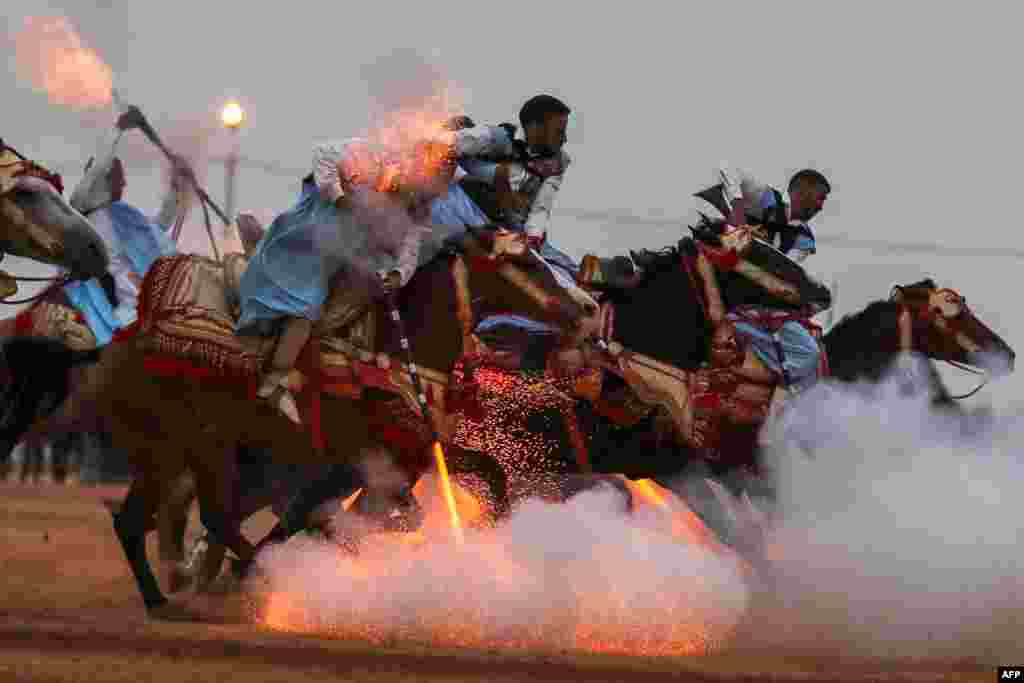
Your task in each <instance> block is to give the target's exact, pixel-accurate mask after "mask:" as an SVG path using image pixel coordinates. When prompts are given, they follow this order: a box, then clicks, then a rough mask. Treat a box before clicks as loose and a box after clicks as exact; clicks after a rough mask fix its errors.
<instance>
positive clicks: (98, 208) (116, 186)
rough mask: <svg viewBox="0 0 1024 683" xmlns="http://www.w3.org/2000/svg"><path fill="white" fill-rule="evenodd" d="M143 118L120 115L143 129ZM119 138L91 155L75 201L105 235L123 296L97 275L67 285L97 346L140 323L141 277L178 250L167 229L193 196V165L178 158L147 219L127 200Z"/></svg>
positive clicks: (121, 124)
mask: <svg viewBox="0 0 1024 683" xmlns="http://www.w3.org/2000/svg"><path fill="white" fill-rule="evenodd" d="M144 121H145V118H144V117H143V115H142V112H140V111H139V110H138V109H137V108H134V107H132V108H130V109H129V110H128V111H126V112H124V113H123V114H122V115H121V116H120V117H119V118H118V120H117V129H118V130H119V131H127V130H131V129H132V128H138V127H140V126H141V125H142V124H143V122H144ZM119 139H120V135H119V134H118V137H117V138H116V139H115V140H114V141H113V142H112V143H111V141H109V140H105V141H104V143H103V144H102V147H101V152H100V154H99V156H97V157H92V158H91V159H89V161H88V163H87V164H86V167H85V175H84V177H83V178H82V180H81V181H80V182H79V183H78V186H77V187H75V189H74V191H73V192H72V194H71V201H70V203H71V206H73V207H74V208H75V209H77V210H78V211H80V212H81V213H82V214H83V215H85V216H86V217H88V218H89V220H90V221H91V222H92V224H93V226H95V228H96V230H97V232H99V233H100V235H102V236H103V240H104V242H105V243H106V247H107V251H108V252H109V254H110V271H109V272H110V274H111V275H112V276H113V277H114V283H115V291H116V292H117V297H118V305H117V307H116V308H114V307H113V306H112V305H111V302H110V300H109V299H108V297H107V296H106V294H104V292H103V288H102V287H101V286H100V283H99V282H98V281H97V280H95V279H92V280H89V281H87V282H72V283H70V284H68V285H65V287H64V292H65V294H66V295H67V298H68V300H69V301H70V302H71V304H72V306H74V307H75V308H76V309H77V310H78V311H79V312H80V313H81V314H82V316H83V317H84V318H85V321H86V323H87V324H88V326H89V328H90V329H91V330H92V333H93V335H94V336H95V338H96V344H97V346H103V345H105V344H107V343H109V342H110V340H111V338H112V337H113V335H114V333H115V332H117V331H118V330H119V329H121V328H122V327H126V326H128V325H130V324H131V323H133V322H135V318H136V305H137V302H138V296H139V287H140V286H141V284H142V278H143V277H144V276H145V274H146V271H147V270H149V267H150V266H151V265H152V264H153V262H154V261H155V260H156V259H157V258H159V257H160V256H167V255H170V254H174V253H175V252H176V251H177V248H176V246H175V244H174V242H173V241H172V240H171V238H170V237H169V236H168V234H167V230H168V228H169V227H170V226H171V225H173V224H174V223H175V222H176V221H180V220H184V217H185V216H186V215H187V214H188V210H189V208H190V199H191V193H190V192H189V185H188V180H189V178H190V177H191V170H190V169H189V167H188V165H187V163H185V161H184V160H182V159H180V158H179V159H175V161H174V162H173V163H172V169H171V170H172V173H171V180H170V189H169V191H168V192H167V194H166V195H165V197H164V200H163V203H162V205H161V208H160V212H159V213H158V214H157V215H156V216H155V217H153V218H148V217H147V216H145V215H144V214H143V213H142V212H141V211H139V210H138V209H137V208H135V207H134V206H132V205H131V204H128V203H127V202H125V201H123V200H122V198H123V196H124V189H125V185H126V183H125V173H124V164H123V163H122V161H121V159H120V158H119V157H117V156H116V155H115V152H116V147H117V140H119Z"/></svg>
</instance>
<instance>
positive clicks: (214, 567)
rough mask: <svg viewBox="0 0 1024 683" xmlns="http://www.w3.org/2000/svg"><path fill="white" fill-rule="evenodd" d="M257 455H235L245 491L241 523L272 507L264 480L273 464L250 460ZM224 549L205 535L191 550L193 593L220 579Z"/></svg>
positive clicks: (248, 450) (243, 451)
mask: <svg viewBox="0 0 1024 683" xmlns="http://www.w3.org/2000/svg"><path fill="white" fill-rule="evenodd" d="M254 454H256V452H255V451H254V450H253V449H251V448H248V447H242V448H240V449H239V451H238V466H239V480H240V482H241V489H242V490H243V491H244V493H243V495H242V499H241V501H240V502H239V505H238V511H239V512H238V516H239V519H240V520H246V519H248V518H249V517H251V516H252V515H254V514H256V513H257V512H259V511H260V510H262V509H263V508H264V507H266V506H268V505H270V504H271V503H273V498H274V494H275V493H277V491H276V490H274V488H273V487H270V486H267V480H268V479H271V478H273V477H274V474H275V473H274V472H273V471H272V470H271V467H272V463H271V462H270V461H269V460H268V459H265V458H264V459H260V458H254V457H252V456H253V455H254ZM226 555H227V548H226V547H225V546H224V545H223V544H222V543H220V542H218V541H217V539H215V538H214V537H213V535H212V534H210V533H209V532H207V533H205V534H204V535H203V536H202V537H201V538H200V539H198V540H197V541H196V544H195V546H193V551H192V557H191V558H190V564H191V566H192V570H193V571H194V572H195V573H196V575H197V583H196V590H197V591H199V592H204V591H208V590H209V589H210V588H211V587H212V586H213V582H214V581H216V580H217V577H219V576H220V572H221V569H222V568H223V566H224V557H225V556H226Z"/></svg>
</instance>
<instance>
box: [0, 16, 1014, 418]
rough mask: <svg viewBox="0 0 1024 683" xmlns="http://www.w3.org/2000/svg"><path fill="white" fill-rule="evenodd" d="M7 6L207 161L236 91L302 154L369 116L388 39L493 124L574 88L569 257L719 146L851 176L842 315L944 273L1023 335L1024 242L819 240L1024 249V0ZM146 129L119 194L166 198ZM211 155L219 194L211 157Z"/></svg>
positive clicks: (257, 151) (86, 133)
mask: <svg viewBox="0 0 1024 683" xmlns="http://www.w3.org/2000/svg"><path fill="white" fill-rule="evenodd" d="M0 12H2V14H0V16H2V17H3V20H4V26H3V27H2V29H0V30H2V31H3V33H6V34H7V35H8V36H10V35H12V34H13V33H14V32H16V31H17V30H19V29H20V28H21V26H22V24H23V21H24V19H25V17H26V16H29V15H43V14H58V15H66V16H68V17H69V18H70V19H71V20H72V21H73V22H74V25H75V26H76V27H77V29H78V30H79V32H80V33H81V35H82V37H83V39H84V40H85V41H86V42H87V43H88V44H90V45H91V46H92V47H94V48H95V49H96V50H98V51H99V52H100V54H101V55H102V57H103V59H104V60H105V61H106V62H107V63H108V64H110V66H111V67H112V68H113V70H114V72H115V74H116V76H115V77H116V82H117V84H118V86H119V87H120V89H121V90H122V93H123V94H124V97H125V99H126V100H128V101H130V102H132V103H135V104H138V105H139V106H140V107H142V109H143V111H145V112H146V114H147V115H148V116H149V117H150V119H151V120H152V121H153V122H154V124H155V125H156V127H157V129H158V130H160V131H161V133H162V134H163V135H164V136H165V137H166V138H167V141H168V142H169V143H170V144H171V145H172V146H176V145H177V146H178V147H181V148H184V147H189V148H190V151H193V152H194V150H195V149H197V145H196V144H195V143H192V144H191V145H189V144H187V141H188V140H189V138H190V136H194V134H195V131H197V130H200V129H203V128H205V134H206V135H207V137H206V144H205V147H204V150H205V154H206V155H207V156H213V157H216V156H218V155H220V154H223V153H224V151H225V150H226V149H227V137H226V135H225V134H224V131H221V130H218V129H217V125H218V122H217V119H216V115H217V112H218V110H219V107H220V105H221V104H222V103H223V101H224V100H225V98H226V97H229V96H235V97H238V98H239V99H240V100H241V101H242V103H243V105H244V106H245V108H246V111H247V113H248V116H249V119H248V122H247V126H246V128H245V129H244V130H243V132H242V137H241V144H242V150H243V154H245V155H247V156H250V157H253V158H257V159H262V160H267V161H273V162H275V163H279V164H281V165H282V166H285V167H289V168H300V169H301V168H306V167H307V166H308V164H309V157H310V146H311V144H312V142H313V141H315V140H317V139H321V138H324V137H337V136H349V135H352V134H355V133H357V132H359V130H360V129H361V128H362V127H364V126H365V125H366V124H367V123H368V111H369V110H370V98H371V96H373V95H374V94H377V95H379V91H380V89H381V88H386V87H388V86H387V85H386V83H389V82H390V83H393V82H394V80H393V77H397V76H400V75H401V74H399V73H397V72H396V69H397V68H398V67H396V66H395V62H394V60H392V61H391V62H388V61H387V59H386V58H387V57H388V55H389V54H391V53H392V52H393V51H394V50H395V49H396V48H405V49H411V50H414V51H416V52H418V53H419V54H420V55H422V56H423V58H424V59H427V60H431V61H432V62H433V63H434V64H435V65H437V66H438V67H440V68H441V69H442V70H443V72H444V74H445V75H446V76H447V77H448V78H449V79H450V81H451V82H453V83H454V84H455V85H456V86H457V87H458V89H459V90H460V91H461V92H462V93H463V94H464V96H465V105H466V111H467V113H469V114H470V115H471V116H473V118H475V119H476V120H477V121H481V122H493V123H497V122H500V121H505V120H514V117H515V115H516V112H517V111H518V108H519V105H520V104H521V102H522V101H523V100H524V99H525V98H526V97H528V96H530V95H533V94H536V93H538V92H551V93H553V94H557V95H559V96H561V97H563V98H564V99H565V100H566V101H567V102H568V103H569V104H570V106H572V107H573V108H574V110H575V111H576V112H577V113H578V114H579V120H578V122H577V129H576V130H575V131H571V132H570V141H569V147H568V150H569V151H570V153H571V154H572V155H573V157H574V160H575V163H574V165H573V167H572V168H571V171H570V174H569V175H568V176H567V179H566V182H565V184H564V185H563V189H562V193H561V196H560V197H559V199H558V205H557V207H556V217H555V222H554V225H553V229H552V235H551V237H552V240H553V241H554V242H555V243H556V244H559V245H560V246H562V247H563V248H564V249H565V250H566V251H568V252H570V253H572V254H574V255H577V256H579V255H582V254H583V253H585V252H587V251H594V252H597V253H601V254H607V253H613V252H621V251H622V250H624V249H627V248H637V247H659V246H663V245H665V244H668V243H671V242H674V241H675V240H676V239H678V236H679V234H680V231H679V229H677V228H676V227H675V225H674V224H672V223H667V224H661V225H650V224H631V223H628V222H626V221H610V220H609V221H595V220H583V219H580V218H577V217H573V216H571V215H568V214H566V213H564V212H563V213H562V214H558V211H557V208H558V207H562V208H563V209H565V210H569V209H579V210H594V211H602V210H611V211H617V212H625V213H632V214H637V215H639V216H648V217H658V218H670V219H671V218H675V217H679V218H680V219H682V218H684V217H686V216H688V215H689V214H690V212H691V210H692V208H693V206H694V203H693V200H692V199H691V197H690V195H691V194H692V192H693V191H695V190H697V189H700V188H701V187H703V186H705V185H707V184H710V183H711V182H712V181H713V180H714V177H713V174H712V172H713V170H714V169H715V168H716V166H717V165H718V164H719V163H721V162H729V163H732V164H735V165H739V166H743V167H745V168H747V169H748V170H750V171H752V172H754V173H756V174H757V175H759V176H760V177H762V178H764V179H765V180H766V181H768V182H775V183H784V182H785V179H786V178H787V177H788V175H789V174H790V173H791V172H793V171H795V170H797V169H799V168H801V167H804V166H813V167H816V168H819V169H821V170H823V171H824V172H826V174H827V175H828V176H829V177H830V179H831V180H832V181H833V185H834V190H835V191H834V193H833V196H832V198H831V199H830V201H829V204H828V206H827V207H826V209H825V211H824V212H823V214H822V215H821V216H820V217H819V218H818V219H817V221H816V230H817V233H818V235H819V237H820V238H821V242H822V243H821V245H820V250H819V254H818V255H817V256H815V257H814V260H813V261H812V262H811V265H812V268H813V270H815V271H816V272H818V273H819V274H820V275H822V276H823V277H825V278H827V279H831V278H832V277H833V276H838V277H839V278H840V283H841V286H840V293H839V308H840V312H841V313H846V312H850V311H851V310H854V309H858V308H860V307H862V306H863V305H864V304H865V303H866V302H867V301H868V300H869V299H871V298H875V297H879V296H884V295H885V294H886V293H887V292H888V288H889V286H890V285H891V284H892V283H893V282H894V281H903V282H906V281H910V280H912V279H916V278H918V277H920V276H922V275H926V274H927V275H931V276H933V277H935V278H936V279H937V280H939V281H940V282H941V283H942V284H943V285H945V286H951V287H954V288H956V289H958V290H960V291H961V292H962V293H964V294H965V295H967V297H968V299H969V301H970V303H971V305H972V306H974V307H975V309H976V310H978V311H979V313H980V314H981V315H982V317H983V319H985V320H986V321H989V322H991V323H992V324H993V325H994V326H995V327H996V329H997V330H998V331H999V332H1001V333H1002V334H1003V336H1004V337H1005V338H1006V339H1007V340H1008V341H1009V342H1010V343H1011V344H1015V342H1017V341H1019V340H1020V339H1022V338H1024V315H1022V314H1021V313H1020V312H1019V309H1020V307H1019V304H1018V300H1017V297H1016V296H1015V295H1016V291H1015V290H1016V285H1014V284H1012V283H1013V278H1014V276H1015V275H1016V273H1017V272H1018V270H1019V267H1020V265H1021V260H1019V259H1018V258H1017V257H1016V256H1014V255H1013V254H1010V253H1009V252H1007V254H1006V255H1004V256H987V257H965V256H960V255H940V254H935V253H926V252H920V253H910V252H891V251H888V250H885V249H873V250H872V249H867V248H850V247H844V246H839V245H836V244H830V243H829V241H828V240H829V238H830V237H845V238H855V239H872V240H897V241H905V242H923V243H931V244H937V245H945V246H989V247H996V248H1002V249H1006V250H1012V249H1024V245H1022V244H1021V241H1020V240H1019V239H1018V228H1017V226H1018V223H1019V218H1018V217H1017V216H1016V215H1015V212H1014V211H1010V210H1007V209H1004V208H1002V207H1003V206H1011V207H1012V205H1013V204H1014V203H1015V201H1014V200H1015V198H1016V193H1017V190H1018V186H1019V183H1020V179H1019V178H1020V176H1019V173H1018V162H1017V160H1018V159H1019V158H1020V152H1021V142H1020V136H1019V134H1018V120H1019V119H1020V103H1021V98H1020V95H1019V94H1018V92H1017V81H1018V79H1017V70H1018V69H1019V65H1020V63H1021V48H1020V46H1019V45H1020V41H1019V38H1018V36H1017V32H1018V31H1019V26H1020V25H1021V19H1022V18H1024V10H1022V9H1021V6H1020V4H1019V3H1015V2H1009V1H1005V0H1001V1H998V0H997V1H992V2H988V1H983V2H972V3H962V2H956V3H954V2H924V1H923V0H913V1H911V0H903V1H900V2H897V1H884V0H883V1H875V0H870V1H861V2H842V3H841V2H830V1H824V2H823V1H817V2H811V1H802V0H776V1H775V2H770V3H766V2H756V1H737V2H733V3H696V2H693V3H668V2H663V1H660V0H650V1H648V0H639V1H636V2H631V3H594V2H577V1H575V0H561V1H560V2H557V3H553V2H533V1H521V0H517V1H515V2H509V3H508V4H500V3H480V2H462V1H461V0H453V1H450V2H446V3H442V4H438V3H423V2H389V3H350V2H347V3H339V2H306V3H269V2H268V3H254V2H234V1H228V0H222V1H221V2H195V1H193V0H179V1H178V2H175V3H165V2H152V1H151V0H135V1H133V2H125V1H123V0H107V1H105V2H104V1H101V0H93V1H86V0H76V1H75V2H71V1H68V2H63V3H62V2H44V1H41V0H31V1H25V0H7V2H5V3H4V9H3V10H0ZM0 44H2V45H3V49H4V52H5V54H6V55H7V56H8V60H7V61H8V68H7V70H6V71H5V72H4V73H3V74H2V75H0V79H2V81H0V85H2V87H3V88H4V92H5V93H7V96H6V97H4V98H3V102H4V105H3V119H2V120H3V126H2V128H0V135H2V136H3V137H4V138H5V139H6V140H8V141H9V142H10V143H11V144H13V145H14V146H16V147H18V148H19V149H20V150H21V151H22V152H24V153H26V154H28V155H30V156H32V157H34V158H36V159H38V160H40V161H42V162H43V163H48V164H51V165H53V166H56V167H59V168H60V169H61V170H62V171H63V172H65V173H66V174H67V180H68V181H69V183H74V182H76V181H77V179H78V177H79V175H80V174H79V172H78V169H79V168H80V166H81V164H82V163H83V162H84V160H85V159H86V158H87V157H88V156H89V154H91V153H92V151H93V149H94V146H95V142H96V139H97V137H98V130H97V128H96V127H95V123H92V125H89V123H90V119H89V117H84V116H83V115H82V114H80V113H76V112H73V111H70V110H67V109H63V108H61V107H58V106H55V105H53V104H51V103H50V102H49V101H48V100H47V98H46V96H45V95H43V94H40V93H37V92H34V91H33V90H32V88H31V87H29V86H28V85H27V84H26V83H25V82H24V81H23V80H22V79H20V78H19V77H18V75H17V70H16V65H15V61H14V58H13V55H14V52H13V49H12V47H11V45H10V42H9V41H8V40H4V41H3V42H2V43H0ZM382 60H383V61H382ZM398 63H399V64H401V63H408V60H405V62H402V61H401V60H399V62H398ZM370 90H374V91H375V92H369V91H370ZM95 118H96V117H95V116H93V117H92V119H91V121H95ZM103 120H104V125H105V124H106V122H109V121H110V118H109V116H108V118H106V119H103ZM132 135H134V136H137V135H138V134H137V133H133V134H132ZM573 136H575V137H573ZM130 144H131V147H130V152H129V154H128V155H127V156H128V158H129V161H130V163H129V168H128V172H129V190H128V199H129V200H131V201H133V202H135V203H137V204H138V205H139V206H140V207H142V208H144V209H149V210H151V211H153V210H155V209H156V207H157V202H158V191H159V187H160V185H159V182H160V173H161V171H160V168H159V167H158V166H157V165H156V163H155V161H156V159H157V157H156V155H155V153H153V152H152V151H151V150H148V149H147V148H146V147H145V146H144V145H143V144H141V143H140V142H139V141H138V140H135V141H130ZM200 172H201V173H203V172H205V173H206V174H207V187H208V189H209V190H210V192H211V194H212V195H213V196H214V197H215V198H216V199H218V200H222V197H223V180H222V173H221V170H220V169H219V168H218V166H217V165H216V164H214V165H210V166H209V167H207V168H205V169H204V168H200ZM297 180H298V177H294V178H293V177H290V176H284V177H281V176H277V175H272V174H269V173H266V172H264V171H261V170H259V169H256V168H244V169H243V170H242V172H241V176H240V179H239V194H238V206H239V208H244V209H251V210H255V211H257V212H258V213H261V214H263V215H267V216H272V215H273V214H274V213H275V212H277V211H280V210H282V209H284V208H286V207H287V206H288V204H289V203H290V202H291V200H292V199H293V196H294V193H295V191H296V189H297ZM679 225H680V227H681V225H682V221H680V223H679ZM186 231H187V232H188V235H187V237H186V240H187V241H186V244H187V245H188V247H190V248H191V249H193V250H194V249H205V245H204V240H205V238H204V236H203V231H202V228H201V227H200V224H199V223H198V222H197V220H196V219H195V218H193V220H192V222H191V223H190V224H189V226H187V227H186ZM4 265H5V267H6V268H8V269H9V270H15V268H16V267H18V268H20V267H23V266H21V265H20V263H19V262H18V261H16V260H13V259H10V260H8V261H6V262H5V264H4ZM19 272H24V271H19ZM1017 345H1019V344H1017ZM951 381H952V382H953V383H954V385H955V386H956V388H957V389H960V388H964V386H963V385H964V384H965V382H966V383H967V384H968V385H969V382H968V381H967V380H965V379H963V378H960V377H957V376H952V378H951ZM1021 389H1024V380H1022V379H1021V378H1020V376H1017V377H1013V378H1010V379H1009V380H1005V381H1003V382H1001V383H1000V384H999V385H998V386H996V387H994V388H993V389H990V390H986V392H984V394H983V395H984V396H985V398H983V399H982V400H985V401H987V400H990V399H991V400H993V401H994V402H996V403H1006V402H1007V401H1014V400H1015V397H1016V396H1017V395H1022V392H1021V391H1019V390H1021Z"/></svg>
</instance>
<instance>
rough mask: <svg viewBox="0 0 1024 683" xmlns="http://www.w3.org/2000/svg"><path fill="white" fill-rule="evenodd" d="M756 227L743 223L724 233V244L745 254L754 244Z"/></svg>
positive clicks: (741, 254) (738, 252) (740, 253)
mask: <svg viewBox="0 0 1024 683" xmlns="http://www.w3.org/2000/svg"><path fill="white" fill-rule="evenodd" d="M753 232H754V229H753V228H752V227H750V226H749V225H741V226H739V227H738V228H734V229H732V230H730V231H729V232H727V233H725V234H724V235H722V246H723V247H725V248H727V249H731V250H733V251H735V252H736V253H737V254H739V255H740V256H743V255H744V254H746V253H747V252H748V251H750V247H751V245H752V244H753V241H754V239H753Z"/></svg>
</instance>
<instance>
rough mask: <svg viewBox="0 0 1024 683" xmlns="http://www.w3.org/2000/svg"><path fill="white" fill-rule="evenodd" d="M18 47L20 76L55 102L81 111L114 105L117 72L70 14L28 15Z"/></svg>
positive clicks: (16, 55) (15, 43)
mask: <svg viewBox="0 0 1024 683" xmlns="http://www.w3.org/2000/svg"><path fill="white" fill-rule="evenodd" d="M14 49H15V65H16V68H17V71H18V75H19V76H20V77H21V78H23V79H25V80H26V81H28V82H29V83H30V84H31V85H32V87H33V88H35V89H37V90H40V91H42V92H45V93H46V95H47V97H49V99H50V101H51V102H53V103H54V104H59V105H62V106H67V107H71V108H73V109H79V110H82V109H96V108H102V107H106V106H107V105H109V104H110V101H111V89H112V87H113V72H112V70H111V68H110V66H109V65H107V63H106V62H104V61H103V58H102V57H100V55H99V53H97V52H96V51H95V50H93V49H92V48H91V47H89V46H88V45H86V44H85V42H84V41H83V40H82V38H81V36H79V34H78V33H77V31H75V28H74V26H73V25H72V24H71V21H70V20H68V18H67V17H26V19H25V24H24V26H23V28H22V29H21V30H20V31H19V32H18V33H17V34H16V35H15V37H14Z"/></svg>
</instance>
